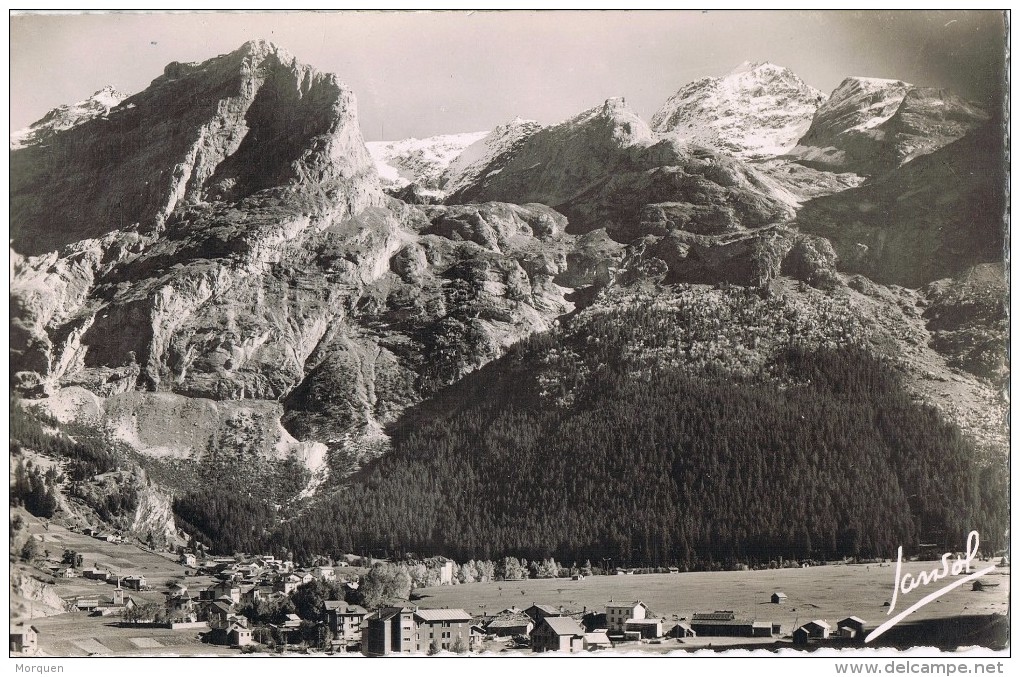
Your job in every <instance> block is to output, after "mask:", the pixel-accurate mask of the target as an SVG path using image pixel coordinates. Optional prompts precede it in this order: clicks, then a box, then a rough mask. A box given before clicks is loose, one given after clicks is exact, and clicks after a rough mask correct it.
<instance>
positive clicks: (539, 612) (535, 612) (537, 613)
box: [524, 604, 568, 627]
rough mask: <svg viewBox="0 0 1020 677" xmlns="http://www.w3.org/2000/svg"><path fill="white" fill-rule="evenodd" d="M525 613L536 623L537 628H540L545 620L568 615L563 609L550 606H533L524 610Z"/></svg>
mask: <svg viewBox="0 0 1020 677" xmlns="http://www.w3.org/2000/svg"><path fill="white" fill-rule="evenodd" d="M524 613H525V614H527V615H528V618H530V619H531V620H532V622H534V623H535V627H538V624H539V623H540V622H541V621H542V619H543V618H549V617H550V616H553V617H555V616H566V615H568V614H567V612H566V611H565V610H564V609H563V607H559V608H556V607H554V606H550V605H548V604H532V605H531V606H529V607H528V608H527V609H525V610H524Z"/></svg>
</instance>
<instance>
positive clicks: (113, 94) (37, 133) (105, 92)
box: [11, 85, 127, 150]
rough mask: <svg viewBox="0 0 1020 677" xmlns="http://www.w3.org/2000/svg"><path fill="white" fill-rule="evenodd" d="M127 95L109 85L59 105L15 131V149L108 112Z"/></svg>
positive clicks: (13, 137) (12, 138)
mask: <svg viewBox="0 0 1020 677" xmlns="http://www.w3.org/2000/svg"><path fill="white" fill-rule="evenodd" d="M126 98H127V95H126V94H121V93H120V92H118V91H117V90H116V89H114V88H113V86H112V85H107V86H106V87H103V88H102V89H100V90H99V91H98V92H95V93H94V94H93V95H92V96H90V97H89V98H87V99H85V100H83V101H78V102H77V103H71V104H65V105H63V106H58V107H57V108H54V109H53V110H51V111H50V112H48V113H47V114H46V115H44V116H43V117H42V118H40V119H39V120H37V121H36V122H33V123H32V124H31V125H30V126H28V127H26V128H24V129H21V130H18V131H16V132H13V133H11V150H17V149H19V148H24V147H25V146H30V145H33V144H36V143H40V142H42V141H44V140H45V139H47V138H49V137H50V136H52V135H53V134H56V133H57V132H62V131H64V130H66V129H71V128H72V127H77V126H78V125H80V124H82V123H84V122H88V121H89V120H91V119H93V118H97V117H101V116H103V115H106V114H107V113H109V112H110V110H111V109H113V108H116V107H117V106H119V105H120V103H121V102H122V101H123V100H124V99H126Z"/></svg>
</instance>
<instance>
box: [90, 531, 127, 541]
mask: <svg viewBox="0 0 1020 677" xmlns="http://www.w3.org/2000/svg"><path fill="white" fill-rule="evenodd" d="M96 538H98V539H99V540H100V541H106V542H107V543H120V542H122V541H123V540H124V539H123V538H121V537H120V536H118V535H117V534H105V533H104V534H99V535H98V536H96Z"/></svg>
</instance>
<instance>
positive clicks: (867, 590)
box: [415, 562, 1010, 650]
mask: <svg viewBox="0 0 1020 677" xmlns="http://www.w3.org/2000/svg"><path fill="white" fill-rule="evenodd" d="M980 564H981V565H982V566H988V563H980ZM937 566H938V567H940V566H941V563H939V562H905V563H904V564H903V573H911V574H916V573H918V572H920V571H924V570H931V569H933V568H936V567H937ZM894 572H895V565H894V564H884V565H877V564H870V565H864V564H855V565H839V566H819V567H810V568H805V569H770V570H764V571H727V572H693V573H682V574H645V575H635V576H591V577H588V578H586V579H584V580H583V581H571V580H567V579H536V580H526V581H512V582H511V581H502V582H493V583H469V584H466V585H457V586H443V587H432V588H423V589H420V590H417V591H415V593H416V595H417V596H418V597H419V599H418V600H417V602H416V603H417V604H418V605H420V606H422V607H431V608H438V607H454V608H463V609H465V610H466V611H468V612H469V613H471V614H475V615H483V614H484V615H490V616H491V615H495V614H496V613H498V612H499V611H500V610H502V609H505V608H507V607H509V606H511V605H516V606H518V607H527V606H530V605H531V604H533V603H539V604H550V605H553V606H560V605H563V606H565V607H567V608H569V609H571V610H577V611H582V610H584V609H587V610H588V611H592V610H595V611H598V612H602V611H605V604H606V602H608V601H609V600H617V601H619V600H641V601H643V602H645V603H646V604H648V605H649V607H650V608H651V610H652V612H653V613H654V614H655V615H657V616H659V617H662V618H663V619H665V620H666V621H667V623H666V625H667V626H669V625H672V621H676V620H680V619H682V618H690V616H691V614H693V613H695V612H704V611H715V610H722V609H726V610H732V611H735V612H736V613H737V616H739V617H745V618H753V619H756V620H761V621H770V622H774V623H781V624H782V627H783V633H784V634H789V633H791V632H792V631H793V630H794V629H795V628H796V627H798V626H799V625H801V624H803V623H805V622H807V621H810V620H814V619H822V620H825V621H828V622H829V623H830V624H831V625H832V626H833V629H835V624H836V622H838V621H839V620H840V619H843V618H846V617H847V616H851V615H854V616H858V617H860V618H862V619H864V621H865V622H866V623H867V627H868V628H869V629H873V628H875V627H876V626H878V625H879V624H881V623H883V622H884V621H885V620H886V619H887V618H888V617H889V616H888V615H887V612H888V611H889V608H888V607H885V606H883V605H884V603H885V602H887V601H889V600H890V598H891V596H892V591H893V577H894ZM1009 579H1010V577H1009V568H1008V567H999V568H998V569H997V570H996V571H993V572H992V573H991V574H989V575H987V576H985V577H983V578H982V579H981V580H983V581H987V582H991V583H1000V585H999V586H998V587H994V588H991V589H988V590H985V591H983V592H974V591H972V590H971V586H970V585H969V584H968V585H962V586H960V587H959V588H957V589H955V590H952V591H950V592H948V593H947V594H945V595H943V596H942V597H940V598H939V599H937V600H935V601H934V602H932V603H931V604H928V605H927V606H925V607H923V608H922V609H920V610H918V611H917V612H916V613H914V614H912V615H911V616H909V617H908V618H906V619H904V621H903V622H902V623H901V625H900V626H898V627H897V628H896V630H900V628H901V627H903V628H906V627H907V626H908V623H910V624H913V625H915V626H916V625H917V624H919V623H929V624H935V623H936V622H937V621H948V622H949V626H950V628H951V627H952V625H953V623H955V622H956V620H955V619H959V625H960V631H961V633H963V634H964V636H965V635H966V633H969V632H971V624H970V623H971V622H970V621H966V620H965V619H972V618H974V617H985V616H988V615H990V614H1007V613H1008V612H1009ZM947 582H952V578H950V579H945V580H941V581H937V582H935V583H933V584H932V585H929V586H926V587H922V588H919V589H917V590H914V591H912V592H911V593H910V594H908V595H903V594H901V595H899V598H898V600H897V602H896V609H895V612H896V613H898V612H899V611H902V610H904V609H906V608H907V607H909V606H910V605H911V604H913V603H914V602H916V601H918V600H919V599H921V598H922V597H924V596H925V595H927V594H928V593H930V592H934V591H935V590H937V589H940V588H942V587H944V584H945V583H947ZM777 590H778V591H782V592H785V593H786V594H787V595H788V596H789V599H788V601H787V602H786V603H785V604H772V603H770V602H769V597H770V596H771V594H772V593H773V592H774V591H777ZM942 625H945V624H942ZM942 625H940V626H939V627H942ZM932 627H934V625H933V626H932ZM944 629H945V628H942V630H944ZM896 630H890V631H889V633H888V634H887V637H883V638H882V639H887V638H888V639H889V640H890V641H895V639H896V637H897V636H899V637H902V636H903V634H904V630H900V632H899V633H897V632H896ZM950 632H951V631H950ZM915 634H916V633H915ZM709 641H711V643H712V644H713V645H714V646H718V645H720V643H721V641H726V640H724V639H722V638H716V637H713V638H702V639H699V640H698V641H697V642H690V641H685V643H684V646H685V647H688V646H691V647H693V646H698V645H702V644H704V645H707V644H708V643H709ZM773 642H774V640H773ZM737 643H740V644H741V645H746V644H747V641H746V640H737ZM653 646H655V645H653ZM679 647H680V645H679V644H678V643H669V644H667V645H662V647H661V650H669V649H676V648H679ZM649 648H651V647H649Z"/></svg>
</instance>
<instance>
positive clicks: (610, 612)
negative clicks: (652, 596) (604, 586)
mask: <svg viewBox="0 0 1020 677" xmlns="http://www.w3.org/2000/svg"><path fill="white" fill-rule="evenodd" d="M647 615H648V605H647V604H645V603H644V602H641V601H635V602H614V601H612V600H610V601H609V603H608V604H606V625H607V627H608V628H609V631H610V632H623V631H624V625H626V624H627V621H629V620H641V619H643V618H645V617H646V616H647Z"/></svg>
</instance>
